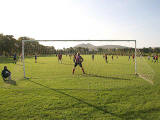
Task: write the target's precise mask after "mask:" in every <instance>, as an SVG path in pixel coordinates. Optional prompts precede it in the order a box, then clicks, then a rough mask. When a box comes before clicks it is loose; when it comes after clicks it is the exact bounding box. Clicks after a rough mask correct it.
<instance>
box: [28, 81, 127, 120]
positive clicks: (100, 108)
mask: <svg viewBox="0 0 160 120" xmlns="http://www.w3.org/2000/svg"><path fill="white" fill-rule="evenodd" d="M28 81H30V82H32V83H34V84H37V85H39V86H42V87H45V88H47V89H50V90H52V91H55V92H57V93H59V94H62V95H65V96H68V97H70V98H73V99H75V100H77V101H79V102H80V103H83V104H86V105H88V106H90V107H93V108H94V109H96V110H99V111H101V112H102V113H103V114H110V115H112V116H115V117H118V118H122V117H121V115H118V114H115V113H112V112H109V111H108V110H106V109H103V108H102V107H100V106H96V105H93V104H91V103H88V102H85V101H84V100H82V99H80V98H77V97H75V96H72V95H69V94H67V93H65V92H62V91H60V90H58V89H54V88H50V87H48V86H46V85H43V84H40V83H37V82H35V81H32V80H28ZM123 119H124V118H123Z"/></svg>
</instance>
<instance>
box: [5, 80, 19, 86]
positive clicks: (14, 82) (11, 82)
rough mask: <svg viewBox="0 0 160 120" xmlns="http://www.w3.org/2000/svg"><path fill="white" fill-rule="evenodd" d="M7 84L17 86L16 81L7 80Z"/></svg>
mask: <svg viewBox="0 0 160 120" xmlns="http://www.w3.org/2000/svg"><path fill="white" fill-rule="evenodd" d="M4 82H5V83H6V84H10V85H17V84H16V81H14V80H5V81H4Z"/></svg>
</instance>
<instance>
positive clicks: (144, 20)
mask: <svg viewBox="0 0 160 120" xmlns="http://www.w3.org/2000/svg"><path fill="white" fill-rule="evenodd" d="M0 5H1V7H0V15H1V17H0V33H3V34H5V35H6V34H9V35H14V36H15V38H18V37H21V36H28V37H31V38H34V39H37V40H44V39H45V40H99V39H100V40H114V39H116V40H137V47H150V46H151V47H160V23H159V21H160V7H159V5H160V0H0ZM63 46H65V43H63Z"/></svg>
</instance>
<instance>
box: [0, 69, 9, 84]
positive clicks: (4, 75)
mask: <svg viewBox="0 0 160 120" xmlns="http://www.w3.org/2000/svg"><path fill="white" fill-rule="evenodd" d="M1 75H2V78H3V80H4V81H6V79H7V78H8V80H11V72H10V71H9V70H8V69H7V66H4V69H3V70H2V73H1Z"/></svg>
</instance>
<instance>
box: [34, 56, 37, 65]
mask: <svg viewBox="0 0 160 120" xmlns="http://www.w3.org/2000/svg"><path fill="white" fill-rule="evenodd" d="M34 57H35V63H37V55H36V54H35V56H34Z"/></svg>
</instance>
